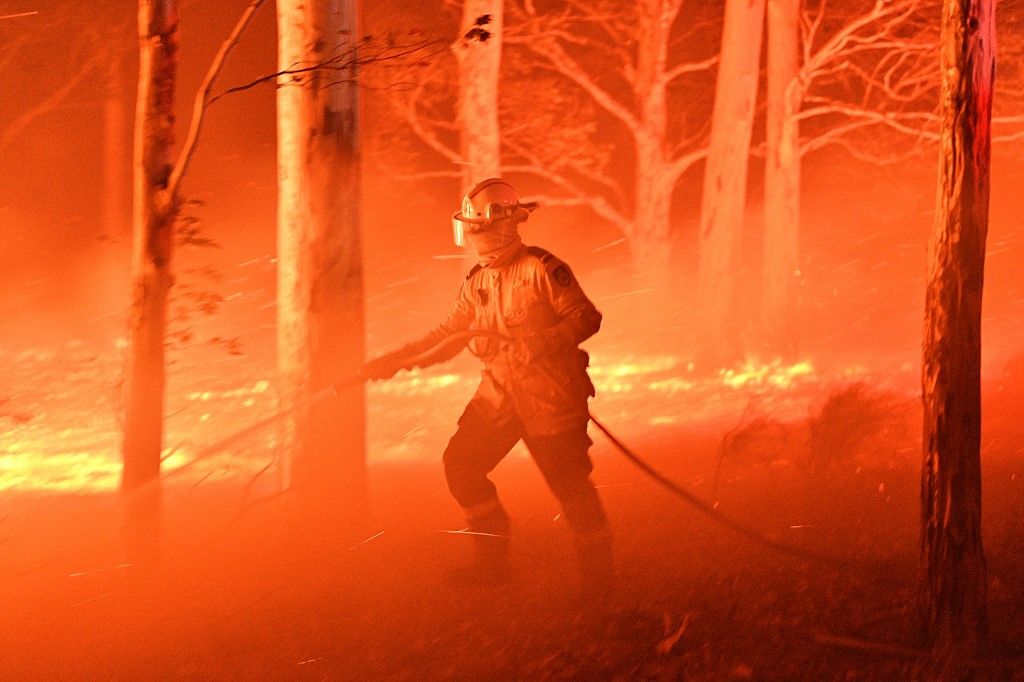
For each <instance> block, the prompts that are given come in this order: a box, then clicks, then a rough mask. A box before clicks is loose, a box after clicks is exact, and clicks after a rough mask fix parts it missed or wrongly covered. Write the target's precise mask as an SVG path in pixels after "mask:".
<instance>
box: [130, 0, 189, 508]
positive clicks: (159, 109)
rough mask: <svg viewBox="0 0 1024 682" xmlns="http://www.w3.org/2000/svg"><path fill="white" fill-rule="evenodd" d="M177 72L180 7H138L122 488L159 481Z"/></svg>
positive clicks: (159, 3) (162, 1)
mask: <svg viewBox="0 0 1024 682" xmlns="http://www.w3.org/2000/svg"><path fill="white" fill-rule="evenodd" d="M177 67H178V3H177V0H139V85H138V97H137V101H136V108H135V147H134V149H135V153H134V155H135V161H134V210H133V217H132V310H131V330H130V337H129V351H128V352H129V358H128V372H127V415H126V420H125V434H124V471H123V474H122V487H123V488H124V490H126V491H131V490H133V489H135V488H137V487H138V486H140V485H143V484H145V483H147V482H149V481H152V480H155V479H156V478H157V477H158V476H159V475H160V451H161V444H162V442H163V405H164V328H165V323H166V317H167V294H168V292H169V291H170V289H171V284H172V281H173V278H172V275H171V255H172V251H173V232H174V217H175V209H176V201H175V199H174V197H173V195H171V194H169V193H168V186H169V182H170V175H171V170H172V162H171V149H172V146H173V144H174V86H175V78H176V72H177Z"/></svg>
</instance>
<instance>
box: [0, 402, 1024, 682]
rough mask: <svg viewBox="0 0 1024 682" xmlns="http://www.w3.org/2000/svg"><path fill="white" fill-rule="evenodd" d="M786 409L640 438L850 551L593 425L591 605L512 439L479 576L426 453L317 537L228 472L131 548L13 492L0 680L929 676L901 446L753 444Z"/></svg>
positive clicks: (64, 506) (1005, 534)
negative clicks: (633, 455)
mask: <svg viewBox="0 0 1024 682" xmlns="http://www.w3.org/2000/svg"><path fill="white" fill-rule="evenodd" d="M1002 404H1003V405H1004V407H1005V409H1004V410H1003V411H1002V412H1000V411H999V410H998V409H996V410H994V411H992V410H990V414H992V415H994V416H992V417H991V418H990V419H989V420H988V422H987V424H988V426H987V428H988V429H989V432H990V433H991V434H992V435H991V437H990V438H989V439H988V442H989V443H990V445H991V447H990V448H989V449H988V450H987V451H986V455H985V476H984V490H985V514H984V522H985V543H986V550H987V557H988V565H989V585H990V591H989V600H990V614H989V615H990V630H991V636H990V642H989V647H988V650H987V651H986V652H985V653H984V658H983V659H982V660H979V661H977V662H976V663H975V665H974V667H973V668H972V669H971V670H972V671H973V674H974V676H975V677H976V678H977V679H1020V680H1024V628H1021V625H1020V624H1021V623H1024V514H1021V511H1020V510H1021V507H1022V503H1024V454H1022V451H1021V449H1020V446H1019V438H1018V436H1019V433H1020V430H1019V429H1020V426H1019V420H1018V418H1017V415H1018V414H1019V408H1020V404H1019V401H1018V402H1013V403H1011V402H1008V401H1002ZM998 406H999V403H996V407H997V408H998ZM755 421H756V420H755ZM805 426H806V424H805ZM761 427H763V428H761ZM780 428H781V429H782V431H780V430H779V429H780ZM786 428H787V427H782V426H779V425H778V424H767V423H761V424H760V426H758V425H757V424H756V423H755V424H748V427H747V428H744V429H743V430H742V431H740V432H737V431H735V430H734V432H732V433H731V434H730V435H729V436H728V437H727V438H726V439H725V440H723V439H722V436H721V433H720V432H716V433H715V434H713V435H712V434H709V433H706V432H700V431H693V430H685V429H682V428H680V429H676V430H675V431H674V432H673V433H672V434H671V436H670V437H665V435H664V433H662V434H661V435H660V436H659V437H658V438H657V439H646V440H645V439H640V440H639V442H637V443H636V444H635V445H636V447H637V449H638V450H639V451H641V452H642V453H644V455H645V456H646V457H649V458H650V459H651V461H652V462H653V463H654V464H655V465H657V466H658V467H659V468H661V469H663V470H664V471H665V472H666V473H667V474H668V475H669V476H671V477H672V478H673V479H674V480H676V481H679V482H680V483H682V484H684V485H686V486H688V487H689V488H690V489H691V490H693V491H694V492H695V493H697V494H699V495H701V497H703V498H704V499H708V500H715V501H717V502H718V509H719V510H720V511H722V512H725V513H728V514H730V515H731V516H733V517H735V518H737V519H741V520H743V521H744V522H745V523H747V524H749V525H750V526H753V527H754V528H757V529H758V530H759V531H761V532H763V533H765V534H766V535H768V536H769V537H771V538H773V539H775V540H778V541H781V542H785V543H792V544H795V545H798V546H800V547H803V548H806V549H810V550H813V551H815V552H819V553H823V554H828V555H833V556H836V557H841V558H843V559H844V560H848V563H844V564H842V565H839V566H835V565H822V564H816V563H813V562H808V561H805V560H801V559H797V558H793V557H790V556H786V555H782V554H778V553H775V552H772V551H770V550H768V549H765V548H763V547H761V546H759V545H756V544H752V543H750V542H749V541H747V540H745V539H743V538H741V537H739V536H737V535H736V534H735V533H733V532H731V531H729V530H727V529H725V528H723V527H721V526H719V525H717V524H715V523H714V522H712V521H710V520H709V519H707V518H705V517H703V516H701V515H699V514H697V513H696V512H694V511H693V510H691V509H690V508H688V507H686V506H684V505H683V504H681V503H680V502H679V501H678V500H677V499H676V498H674V497H672V496H670V495H669V494H667V493H666V492H664V491H663V490H661V489H659V488H658V487H656V486H655V485H654V484H653V483H651V482H649V481H648V480H647V479H645V478H644V477H643V475H642V474H641V473H640V472H639V471H637V470H636V469H634V468H632V466H631V465H630V464H629V463H628V462H626V461H625V460H624V459H622V458H621V457H619V456H618V455H617V454H615V453H614V451H612V450H611V449H610V448H609V446H608V445H607V444H606V443H604V442H601V441H599V442H598V443H597V445H596V446H595V448H594V451H593V453H594V457H595V460H596V471H595V474H594V479H595V481H596V483H597V484H598V485H599V486H600V490H601V493H602V496H603V498H604V501H605V504H606V506H607V509H608V512H609V516H610V518H611V521H612V525H613V530H614V533H615V537H616V554H617V558H616V560H617V570H618V578H617V585H616V590H615V592H614V594H613V595H612V596H611V597H610V598H609V599H608V600H607V601H605V602H604V603H600V604H589V605H588V604H584V603H581V602H580V601H579V600H578V598H577V597H576V595H577V593H578V589H579V585H578V582H577V578H576V574H575V563H574V558H573V554H572V550H571V542H570V538H569V535H568V532H567V529H566V528H565V527H564V524H563V523H561V522H560V521H559V520H558V517H557V515H558V509H557V506H556V503H555V501H554V499H553V498H552V496H551V495H550V493H549V492H548V491H547V489H546V488H545V487H544V484H543V482H542V480H541V478H540V476H539V474H538V473H537V471H536V467H534V466H533V464H532V462H530V461H529V460H528V458H525V457H510V458H508V459H507V460H506V461H505V462H503V463H502V465H501V466H499V468H498V470H497V471H496V472H495V480H496V482H497V483H498V485H499V489H500V490H501V491H502V494H503V498H504V500H505V502H506V505H507V507H508V508H509V510H510V512H511V513H512V515H513V517H514V524H515V526H514V543H513V549H514V554H515V569H516V570H515V574H514V576H513V579H512V581H511V582H510V584H508V585H504V586H501V587H494V588H474V589H464V588H458V587H455V586H452V585H451V584H449V582H448V581H447V579H446V571H447V569H448V568H449V567H451V566H454V565H458V564H460V563H462V562H464V561H465V560H466V558H467V557H468V550H469V538H468V537H467V536H465V535H459V534H452V533H448V532H445V531H449V530H458V529H460V528H461V527H462V520H461V518H460V516H459V512H458V510H457V509H456V507H455V505H454V503H452V502H451V501H450V500H449V499H448V497H447V493H446V490H445V487H444V481H443V477H442V474H441V470H440V464H439V462H419V463H416V462H391V463H381V464H377V465H375V466H373V467H372V468H371V470H370V476H371V480H370V492H371V500H372V511H371V512H370V514H369V517H368V519H369V520H366V521H365V522H364V523H363V524H361V527H360V528H359V529H358V530H357V531H352V530H351V529H350V530H349V531H345V532H339V533H338V534H337V536H335V537H334V538H332V539H331V540H330V541H324V542H320V543H313V544H312V545H311V544H309V543H305V542H300V541H298V540H297V539H296V536H295V534H294V533H293V531H292V530H291V526H290V524H289V523H287V522H286V521H285V520H284V518H285V514H284V513H283V511H282V510H283V505H282V503H281V501H282V499H281V498H280V497H270V498H263V499H262V500H260V499H257V498H256V497H254V496H253V495H252V494H251V493H252V490H251V489H249V488H246V487H245V486H243V485H242V483H240V482H235V483H232V482H230V481H221V482H218V483H215V484H210V483H209V482H208V483H207V484H205V485H202V486H197V485H196V484H186V483H183V482H179V483H178V484H169V485H168V486H167V488H166V489H165V491H164V511H165V519H166V520H165V525H164V531H163V537H162V543H161V550H160V555H159V558H158V559H156V558H150V559H149V560H142V561H139V560H135V559H132V558H130V557H128V556H127V555H126V554H125V553H124V551H123V549H122V544H121V542H120V540H119V532H118V528H119V522H118V518H119V516H118V507H117V504H116V501H115V499H114V497H113V496H112V495H110V494H92V495H69V494H32V493H8V494H6V495H5V497H4V500H3V510H2V511H0V604H2V609H3V614H4V615H3V617H2V618H0V642H2V646H0V678H3V679H10V680H26V679H218V680H219V679H317V680H320V679H324V680H375V679H387V680H392V679H394V680H431V679H458V680H514V679H522V680H545V679H597V680H600V679H620V680H635V679H663V680H676V679H697V680H700V679H708V680H718V679H808V680H830V679H843V680H846V679H879V680H890V679H931V678H933V677H934V676H935V675H936V674H937V670H938V668H937V663H935V662H934V661H933V660H931V659H930V658H929V657H928V656H927V655H925V654H924V653H923V650H922V646H923V642H922V638H921V634H920V629H919V623H920V621H919V616H918V610H917V601H916V599H917V597H916V595H917V593H918V586H919V572H918V566H919V563H918V532H919V531H918V484H919V478H918V469H917V466H916V461H915V457H913V456H910V457H905V458H902V459H889V460H888V461H886V460H885V458H882V459H872V458H870V457H865V456H863V452H861V453H859V454H858V453H853V454H851V455H850V456H849V457H848V458H841V459H838V460H834V461H833V460H830V461H827V462H819V463H818V464H817V465H812V463H809V462H808V461H807V459H806V453H805V452H803V448H804V446H803V445H801V446H800V447H799V448H798V446H797V445H795V444H791V445H789V446H776V447H774V448H772V449H770V450H771V451H770V453H769V452H768V449H766V448H765V447H763V446H764V444H765V442H767V441H766V440H765V439H766V438H771V439H774V440H775V441H779V440H780V438H781V442H783V443H786V442H790V443H792V442H793V441H792V439H789V440H787V437H786ZM814 433H817V434H818V435H816V436H815V435H813V434H814ZM811 438H812V440H813V439H814V438H817V439H818V440H819V441H820V440H821V438H822V436H821V433H820V429H818V431H817V432H815V431H814V430H813V429H812V437H811ZM851 438H852V439H853V440H855V441H863V439H862V438H859V437H857V438H853V437H852V436H851ZM759 439H761V440H759ZM595 440H598V436H596V435H595ZM799 441H800V443H806V438H803V437H801V439H799ZM759 443H760V444H759ZM838 447H839V446H835V448H838ZM787 448H788V449H787ZM840 449H841V448H839V449H836V450H835V451H836V452H838V451H839V450H840ZM797 450H800V452H797ZM682 453H685V456H682ZM766 453H767V454H766ZM848 454H849V453H848ZM716 472H717V473H716ZM858 647H862V648H858Z"/></svg>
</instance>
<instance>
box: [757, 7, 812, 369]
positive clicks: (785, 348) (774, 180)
mask: <svg viewBox="0 0 1024 682" xmlns="http://www.w3.org/2000/svg"><path fill="white" fill-rule="evenodd" d="M767 10H768V21H767V26H768V120H767V129H768V130H767V138H768V139H767V143H768V147H767V159H766V162H765V197H764V247H763V254H764V259H763V263H764V266H763V267H764V271H763V281H764V289H763V295H762V296H763V297H762V304H761V319H762V328H763V329H764V330H765V336H766V341H767V342H768V344H769V345H770V346H771V347H773V348H774V349H775V350H776V351H778V352H780V353H782V354H783V355H785V356H792V355H794V354H795V353H796V350H797V348H796V346H797V334H796V330H795V329H794V324H795V318H796V312H797V287H798V285H799V282H800V274H799V273H800V124H799V121H798V119H797V113H798V112H799V111H800V102H801V101H802V99H803V92H802V91H801V85H800V0H768V6H767Z"/></svg>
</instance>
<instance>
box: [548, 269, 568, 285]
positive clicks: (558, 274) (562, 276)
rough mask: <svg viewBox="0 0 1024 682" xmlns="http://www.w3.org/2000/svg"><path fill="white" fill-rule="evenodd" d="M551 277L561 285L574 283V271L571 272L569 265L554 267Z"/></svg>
mask: <svg viewBox="0 0 1024 682" xmlns="http://www.w3.org/2000/svg"><path fill="white" fill-rule="evenodd" d="M551 278H552V279H554V280H555V282H556V283H558V285H559V286H563V287H567V286H569V285H570V284H572V273H571V272H569V267H568V266H567V265H564V264H563V265H559V266H558V267H557V268H555V269H554V271H553V272H552V273H551Z"/></svg>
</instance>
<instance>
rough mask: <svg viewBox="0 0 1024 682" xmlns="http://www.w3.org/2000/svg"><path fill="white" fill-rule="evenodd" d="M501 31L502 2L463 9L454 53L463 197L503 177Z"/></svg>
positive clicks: (476, 1) (486, 0) (473, 2)
mask: <svg viewBox="0 0 1024 682" xmlns="http://www.w3.org/2000/svg"><path fill="white" fill-rule="evenodd" d="M503 25H504V2H503V0H465V2H464V3H463V9H462V35H461V36H460V38H459V39H458V40H457V41H456V42H455V44H454V45H453V47H452V49H453V50H454V51H455V57H456V59H457V61H458V67H459V96H458V101H457V104H456V123H457V124H458V128H459V143H460V144H459V146H460V152H461V157H462V169H461V170H462V189H463V192H466V191H468V190H469V189H470V188H472V187H473V185H475V184H476V183H478V182H480V181H481V180H483V179H485V178H494V177H499V176H500V175H501V129H500V127H499V124H498V81H499V75H500V73H501V47H502V45H501V43H502V29H503Z"/></svg>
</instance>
